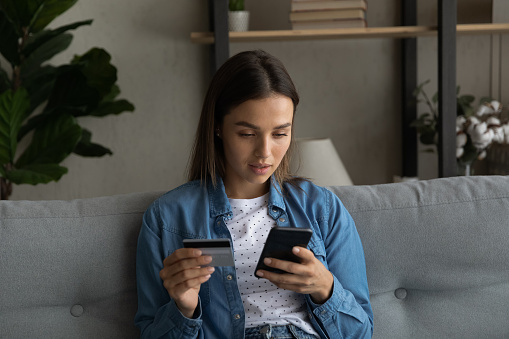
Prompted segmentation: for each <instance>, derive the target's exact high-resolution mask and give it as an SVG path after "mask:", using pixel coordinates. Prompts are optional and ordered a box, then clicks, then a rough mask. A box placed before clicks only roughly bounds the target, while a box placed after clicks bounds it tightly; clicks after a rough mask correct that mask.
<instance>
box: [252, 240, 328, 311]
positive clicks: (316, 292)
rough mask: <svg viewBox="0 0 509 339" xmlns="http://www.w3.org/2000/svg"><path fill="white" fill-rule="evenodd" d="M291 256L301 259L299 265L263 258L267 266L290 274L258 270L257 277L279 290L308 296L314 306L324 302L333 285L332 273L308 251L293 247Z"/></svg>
mask: <svg viewBox="0 0 509 339" xmlns="http://www.w3.org/2000/svg"><path fill="white" fill-rule="evenodd" d="M292 252H293V254H295V255H296V256H297V257H299V258H300V259H301V263H294V262H291V261H285V260H279V259H274V258H265V260H264V263H265V265H267V266H270V267H273V268H278V269H280V270H283V271H285V272H288V273H291V274H285V273H283V274H279V273H273V272H269V271H265V270H258V271H257V275H258V276H260V277H263V278H265V279H267V280H269V281H270V282H271V283H273V284H274V285H276V286H277V287H279V288H283V289H285V290H290V291H294V292H297V293H301V294H309V295H310V296H311V299H312V300H313V302H314V303H316V304H323V303H324V302H326V301H327V300H328V299H329V298H330V296H331V294H332V288H333V285H334V278H333V276H332V273H331V272H329V270H327V268H325V266H324V265H323V264H322V263H321V262H320V260H318V259H316V258H315V255H314V254H313V252H311V251H310V250H308V249H306V248H303V247H299V246H295V247H294V248H293V249H292Z"/></svg>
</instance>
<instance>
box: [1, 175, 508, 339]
mask: <svg viewBox="0 0 509 339" xmlns="http://www.w3.org/2000/svg"><path fill="white" fill-rule="evenodd" d="M331 190H332V191H333V192H334V193H336V194H337V195H338V196H339V197H340V198H341V200H342V201H343V203H344V204H345V206H346V207H347V208H348V209H349V211H350V213H351V214H352V216H353V218H354V220H355V222H356V225H357V228H358V230H359V234H360V236H361V239H362V242H363V245H364V251H365V254H366V265H367V270H368V272H367V273H368V282H369V287H370V291H371V302H372V305H373V310H374V317H375V335H374V337H375V338H507V337H509V302H508V301H509V241H508V239H509V177H461V178H450V179H437V180H430V181H421V182H416V183H399V184H387V185H376V186H343V187H331ZM161 194H162V192H148V193H134V194H128V195H121V196H113V197H102V198H93V199H81V200H74V201H35V202H31V201H0V289H1V293H0V338H83V339H85V338H86V339H89V338H138V337H139V332H138V330H137V329H136V328H135V327H134V325H133V318H134V314H135V312H136V307H137V305H136V279H135V254H136V242H137V236H138V231H139V228H140V225H141V218H142V215H143V212H144V211H145V209H146V208H147V207H148V205H149V204H150V203H151V202H152V201H154V200H155V199H156V198H157V197H158V196H160V195H161Z"/></svg>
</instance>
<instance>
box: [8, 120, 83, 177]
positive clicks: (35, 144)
mask: <svg viewBox="0 0 509 339" xmlns="http://www.w3.org/2000/svg"><path fill="white" fill-rule="evenodd" d="M53 117H54V119H52V120H47V121H46V122H45V124H44V125H42V126H39V127H38V128H36V129H35V132H34V135H33V137H32V141H31V143H30V145H29V146H28V147H27V149H26V150H25V152H24V153H23V154H22V155H21V156H20V158H19V159H18V161H17V162H16V168H25V167H26V166H28V165H32V164H59V163H60V162H61V161H62V160H64V159H65V158H66V157H67V156H69V154H71V152H72V151H73V149H74V147H75V146H76V144H77V143H78V141H79V140H80V139H81V127H80V126H79V125H78V124H77V122H76V119H75V118H74V117H73V116H71V115H68V114H61V115H55V116H53Z"/></svg>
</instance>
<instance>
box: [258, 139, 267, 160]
mask: <svg viewBox="0 0 509 339" xmlns="http://www.w3.org/2000/svg"><path fill="white" fill-rule="evenodd" d="M255 155H256V156H257V157H258V158H263V159H265V158H268V157H269V156H270V141H269V140H268V138H260V140H259V141H258V142H257V144H256V150H255Z"/></svg>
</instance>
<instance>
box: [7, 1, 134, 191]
mask: <svg viewBox="0 0 509 339" xmlns="http://www.w3.org/2000/svg"><path fill="white" fill-rule="evenodd" d="M76 2H77V0H59V1H54V0H0V53H1V55H2V57H3V59H4V60H5V61H6V62H5V61H3V60H1V59H0V60H1V62H2V64H0V187H1V195H0V198H1V199H8V198H9V196H10V195H11V193H12V185H13V184H16V185H18V184H32V185H36V184H41V183H48V182H50V181H58V180H59V179H60V178H61V177H62V175H64V174H65V173H67V168H65V167H63V166H62V165H61V164H60V163H61V162H62V161H63V160H64V159H65V158H67V157H68V156H69V155H70V154H71V153H74V154H78V155H80V156H85V157H101V156H104V155H106V154H112V152H111V150H109V149H108V148H106V147H104V146H101V145H99V144H96V143H94V142H92V133H91V132H90V131H89V130H87V129H85V128H83V127H82V126H80V124H79V120H80V118H82V117H84V116H89V117H104V116H106V115H111V114H120V113H122V112H125V111H133V110H134V106H133V105H132V104H131V103H130V102H129V101H127V100H117V99H116V97H117V96H118V94H119V93H120V89H119V87H118V86H117V85H116V81H117V70H116V68H115V67H114V66H113V65H112V64H111V63H110V59H111V57H110V55H109V54H108V53H107V52H106V51H105V50H104V49H100V48H92V49H91V50H89V51H88V52H86V53H85V54H83V55H80V56H78V55H77V56H74V58H73V59H72V60H71V61H70V63H69V64H64V65H60V66H53V65H50V64H48V63H47V61H48V60H50V59H51V58H52V57H53V56H55V55H56V54H58V53H60V52H62V51H64V50H65V49H67V47H69V45H70V43H71V41H72V35H71V34H69V31H71V30H74V29H76V28H78V27H80V26H83V25H90V24H91V23H92V20H86V21H80V22H75V23H72V24H68V25H65V26H62V27H59V28H56V29H47V28H46V27H47V25H48V24H49V23H50V22H51V21H53V20H54V19H55V18H56V17H58V16H59V15H61V14H62V13H64V12H65V11H67V10H68V9H69V8H71V7H72V6H73V5H74V4H75V3H76ZM20 142H22V143H23V145H24V147H18V144H19V143H20Z"/></svg>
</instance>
